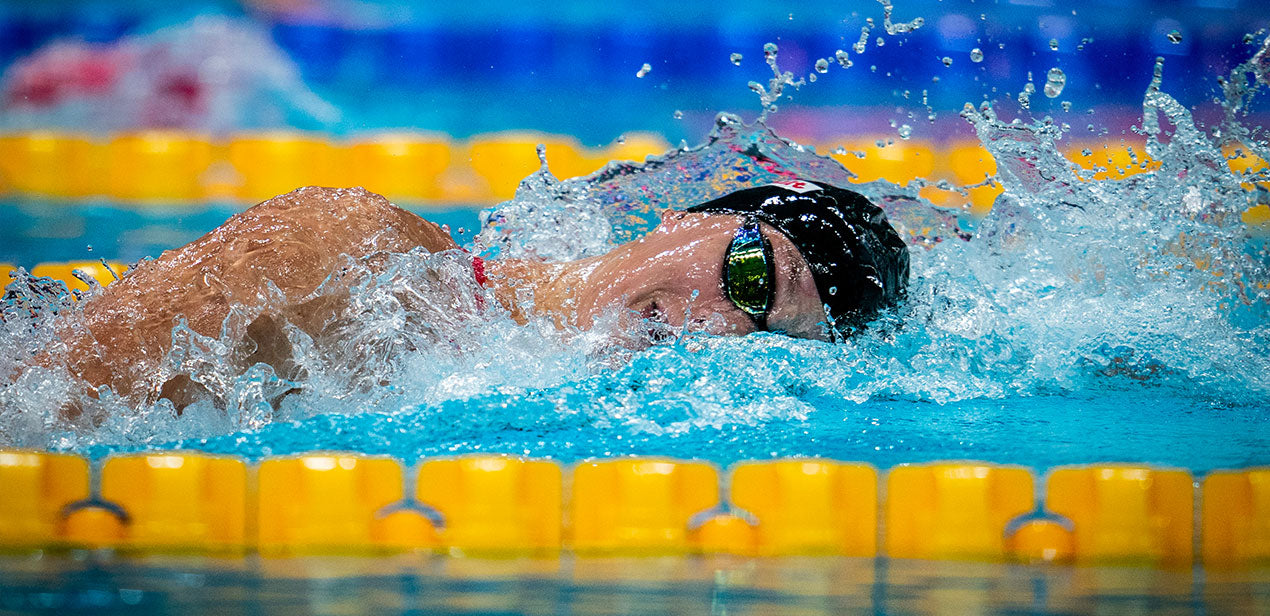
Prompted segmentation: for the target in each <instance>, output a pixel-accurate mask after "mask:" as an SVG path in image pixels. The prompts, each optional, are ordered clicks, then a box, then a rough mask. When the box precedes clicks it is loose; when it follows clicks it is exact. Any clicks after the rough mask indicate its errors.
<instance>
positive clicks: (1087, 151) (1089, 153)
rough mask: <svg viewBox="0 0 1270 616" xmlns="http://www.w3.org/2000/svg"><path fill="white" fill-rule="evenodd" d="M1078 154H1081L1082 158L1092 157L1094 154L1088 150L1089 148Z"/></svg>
mask: <svg viewBox="0 0 1270 616" xmlns="http://www.w3.org/2000/svg"><path fill="white" fill-rule="evenodd" d="M1080 154H1081V155H1082V156H1093V155H1094V152H1093V151H1092V150H1090V149H1089V148H1085V149H1083V150H1081V151H1080Z"/></svg>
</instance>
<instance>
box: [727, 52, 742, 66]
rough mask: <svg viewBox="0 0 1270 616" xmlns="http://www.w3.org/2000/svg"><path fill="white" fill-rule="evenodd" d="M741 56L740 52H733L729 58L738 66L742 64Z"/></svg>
mask: <svg viewBox="0 0 1270 616" xmlns="http://www.w3.org/2000/svg"><path fill="white" fill-rule="evenodd" d="M741 57H742V56H741V54H739V53H734V54H732V55H730V56H728V59H729V60H731V61H732V63H733V64H735V65H737V66H741Z"/></svg>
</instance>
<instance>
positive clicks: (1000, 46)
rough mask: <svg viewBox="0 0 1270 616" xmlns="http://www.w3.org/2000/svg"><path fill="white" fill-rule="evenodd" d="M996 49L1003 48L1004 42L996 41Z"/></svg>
mask: <svg viewBox="0 0 1270 616" xmlns="http://www.w3.org/2000/svg"><path fill="white" fill-rule="evenodd" d="M997 49H1005V43H997Z"/></svg>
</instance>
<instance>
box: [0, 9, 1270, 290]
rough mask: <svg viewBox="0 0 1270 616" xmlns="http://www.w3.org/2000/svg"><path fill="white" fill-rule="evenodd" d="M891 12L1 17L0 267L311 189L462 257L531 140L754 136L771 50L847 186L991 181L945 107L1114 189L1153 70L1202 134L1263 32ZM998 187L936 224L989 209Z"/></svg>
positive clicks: (84, 251)
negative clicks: (1063, 147) (1006, 121)
mask: <svg viewBox="0 0 1270 616" xmlns="http://www.w3.org/2000/svg"><path fill="white" fill-rule="evenodd" d="M893 11H894V12H893V14H892V15H890V17H889V19H888V17H887V13H888V9H887V7H885V6H884V5H883V4H882V3H879V2H876V1H874V0H860V1H856V2H842V1H840V0H839V1H833V2H830V1H827V0H811V1H803V2H797V3H778V2H753V1H733V2H729V3H726V4H723V3H689V2H667V1H661V0H655V1H647V2H633V1H629V0H613V1H609V2H600V3H596V2H553V3H531V2H506V1H494V0H467V1H465V2H455V3H440V2H425V1H418V0H250V1H248V0H240V1H231V0H191V1H189V2H180V3H173V2H168V1H166V0H127V1H104V0H82V1H71V0H48V1H43V2H22V1H19V0H9V1H8V2H6V3H4V4H0V70H2V75H0V195H2V196H0V264H8V266H9V267H12V266H22V267H26V268H28V269H30V268H32V267H34V266H36V265H39V264H41V263H48V265H47V266H45V269H44V270H42V272H43V273H46V274H50V275H59V276H61V275H63V274H65V272H66V271H68V269H67V268H68V267H69V266H67V265H66V264H67V263H70V262H74V263H80V262H97V261H99V260H103V259H104V260H108V261H117V262H130V261H135V260H136V259H139V258H142V257H145V256H157V255H158V254H159V252H161V251H162V250H164V249H167V248H171V247H175V246H178V245H180V244H182V243H185V242H187V241H190V240H192V239H194V238H195V237H197V236H198V235H201V234H202V233H204V232H206V231H207V230H209V229H211V228H212V227H214V226H215V225H216V224H218V223H219V222H221V221H223V220H224V219H225V218H226V217H227V216H229V215H231V214H232V213H233V212H235V211H239V210H241V209H242V208H244V207H246V206H247V205H250V204H251V203H254V202H256V201H259V200H262V199H265V198H267V197H269V196H272V195H274V194H278V193H280V192H286V191H288V190H291V189H292V188H295V187H297V186H300V185H305V184H326V185H353V184H360V185H365V186H366V187H368V188H370V189H371V190H375V191H377V192H381V193H384V194H386V195H387V196H389V197H390V198H392V199H393V200H394V201H396V202H398V203H400V204H402V205H405V206H408V207H410V208H412V209H414V210H416V211H419V212H421V213H426V215H428V216H429V217H430V218H432V219H433V220H438V221H439V222H443V223H446V224H450V225H451V228H452V230H453V231H454V232H455V233H456V234H457V235H460V239H461V240H462V239H464V238H466V237H470V232H471V229H472V228H473V227H474V226H475V225H476V221H477V217H476V211H477V210H478V209H479V208H482V207H489V206H491V205H493V204H495V203H497V202H499V201H501V200H505V199H507V198H510V197H511V195H512V193H513V191H514V189H515V186H516V184H517V183H518V181H519V180H520V178H522V177H524V176H525V175H527V174H528V173H530V172H531V171H533V170H534V169H535V168H536V167H537V160H536V157H535V154H534V145H535V144H537V143H544V144H546V145H547V155H548V159H549V161H550V163H551V169H552V170H553V172H555V173H556V175H558V176H561V177H566V176H573V175H581V174H585V173H589V172H591V171H593V170H595V169H597V168H599V167H600V166H601V165H602V164H603V163H604V162H606V161H608V160H612V159H633V160H642V159H643V158H644V157H645V156H646V155H649V154H656V153H661V152H664V151H665V150H666V149H667V148H669V147H671V146H672V145H678V144H679V143H681V142H686V143H688V144H690V145H692V144H696V143H700V142H701V141H702V140H703V139H704V138H705V137H706V135H707V134H708V132H709V130H710V127H711V125H712V122H713V119H714V117H715V115H716V114H717V113H718V112H721V111H729V112H733V113H737V114H739V115H741V116H742V117H743V118H745V119H746V120H747V121H749V120H753V119H754V118H756V117H757V116H758V114H759V112H760V111H761V104H760V100H759V96H758V94H757V93H756V92H755V91H754V89H753V87H752V86H753V85H755V84H757V85H762V86H763V87H768V85H769V83H768V82H769V80H770V79H771V78H772V76H773V73H772V70H771V68H769V66H768V65H767V64H766V62H765V54H764V45H765V44H767V43H773V44H775V45H776V49H777V52H776V64H777V66H779V68H780V69H781V70H782V71H790V72H791V73H792V77H793V79H794V80H801V81H802V82H803V83H802V84H801V85H800V86H799V87H797V88H792V87H787V88H786V90H785V93H786V94H787V96H786V97H784V98H782V99H781V100H779V101H777V102H776V105H777V106H778V108H779V109H778V110H777V111H776V112H775V113H774V114H773V115H772V116H771V117H770V118H769V121H768V123H769V125H770V126H772V127H773V128H774V129H775V130H776V131H777V132H778V133H779V134H781V135H783V136H785V137H787V138H790V139H794V140H797V141H799V142H800V143H804V144H806V145H811V146H814V147H816V148H817V151H819V152H821V153H831V154H833V155H834V156H835V157H838V158H839V159H840V160H842V161H843V163H844V164H846V165H847V167H848V168H849V169H851V170H852V171H854V172H856V173H857V174H858V175H860V176H861V179H862V180H869V179H878V178H884V179H888V180H891V181H895V182H901V183H903V182H907V181H909V180H912V179H914V178H927V179H931V180H938V179H944V180H948V181H950V182H953V183H955V184H959V185H969V184H974V183H976V182H979V181H982V180H983V179H984V177H985V176H986V175H990V174H991V173H993V172H994V168H993V166H992V161H991V160H990V159H989V158H987V157H986V153H984V152H983V151H982V150H981V149H980V148H978V147H977V144H976V142H975V140H974V135H973V132H972V131H971V130H970V128H969V126H968V125H967V124H966V123H965V122H964V121H963V120H962V119H961V118H959V117H958V112H959V111H960V110H961V108H962V107H963V105H965V104H966V103H972V104H976V105H978V104H980V103H982V102H984V101H988V102H990V103H991V104H993V105H994V106H995V107H996V108H997V110H998V112H999V113H1000V114H1001V115H1002V116H1003V117H1006V118H1010V117H1022V118H1024V119H1033V118H1043V117H1046V116H1049V117H1052V118H1053V119H1054V121H1055V122H1060V123H1066V124H1068V125H1070V127H1071V130H1070V132H1069V133H1068V135H1067V136H1066V137H1065V138H1066V139H1067V140H1068V141H1069V142H1070V147H1071V155H1072V156H1073V158H1074V159H1082V156H1083V157H1084V158H1083V160H1078V162H1082V164H1091V165H1092V164H1096V163H1097V164H1102V165H1108V163H1110V165H1109V166H1110V167H1112V168H1113V172H1120V173H1131V172H1133V170H1134V169H1136V168H1139V167H1140V165H1138V164H1137V160H1136V159H1135V158H1134V156H1135V154H1131V153H1126V151H1125V150H1126V148H1131V147H1133V145H1134V144H1135V143H1138V142H1140V139H1139V138H1138V137H1137V135H1136V133H1135V132H1134V131H1133V125H1134V124H1135V123H1137V122H1139V121H1140V117H1141V103H1142V96H1143V92H1144V91H1145V89H1146V87H1147V85H1148V83H1149V81H1150V79H1151V74H1152V68H1153V66H1154V64H1155V61H1156V58H1157V57H1162V58H1164V81H1163V86H1164V89H1165V90H1166V91H1168V92H1169V93H1170V94H1172V95H1173V96H1175V97H1177V98H1178V99H1179V100H1180V101H1181V102H1183V103H1184V104H1186V105H1188V106H1190V107H1192V108H1193V109H1194V111H1195V113H1196V116H1197V118H1198V119H1199V120H1200V121H1201V122H1208V123H1210V124H1211V123H1212V122H1213V121H1214V120H1215V119H1216V118H1217V117H1218V115H1219V113H1220V108H1219V107H1218V105H1216V104H1215V103H1214V99H1215V97H1217V96H1218V95H1219V93H1220V87H1219V85H1218V81H1217V78H1218V76H1220V75H1225V74H1228V72H1229V71H1230V70H1231V69H1232V68H1233V67H1234V66H1235V65H1237V64H1239V63H1240V62H1243V61H1244V60H1246V59H1247V58H1248V57H1249V56H1250V55H1251V54H1252V53H1253V51H1255V48H1256V45H1259V44H1260V41H1261V39H1262V38H1263V36H1264V33H1263V34H1262V35H1261V36H1257V35H1256V33H1258V32H1263V31H1264V29H1265V28H1266V27H1267V26H1268V25H1270V3H1267V2H1264V1H1262V0H1177V1H1163V2H1162V1H1148V0H1104V1H1100V2H1087V1H1075V2H1059V1H1057V0H1001V1H999V2H937V1H932V0H906V1H897V2H896V3H895V6H894V9H893ZM888 22H889V24H888ZM1056 70H1057V72H1055V71H1056ZM1251 123H1253V124H1264V122H1262V121H1260V120H1258V118H1256V117H1254V118H1253V119H1252V122H1251ZM1091 145H1097V146H1098V148H1096V149H1094V151H1093V153H1092V154H1084V155H1082V154H1081V152H1082V151H1084V150H1085V149H1087V148H1089V147H1090V146H1091ZM839 148H841V149H839ZM993 195H994V193H992V191H991V190H985V191H981V193H973V191H972V194H971V195H970V197H962V198H959V197H957V196H955V195H954V196H953V197H951V200H949V201H948V202H947V205H949V206H950V207H959V206H960V207H971V208H978V209H979V210H980V211H983V210H985V209H986V208H987V207H988V206H989V205H990V203H991V198H992V196H993ZM932 198H933V199H934V198H935V196H932ZM936 200H937V201H938V199H936ZM460 228H461V230H460ZM80 265H82V263H80ZM3 267H5V266H0V268H3ZM59 267H60V268H62V269H57V268H59ZM57 272H61V274H58V273H57ZM5 275H6V274H5V270H3V269H0V276H5ZM3 282H4V281H3V280H0V283H3Z"/></svg>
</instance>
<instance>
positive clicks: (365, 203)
mask: <svg viewBox="0 0 1270 616" xmlns="http://www.w3.org/2000/svg"><path fill="white" fill-rule="evenodd" d="M241 216H244V217H247V218H251V219H254V220H252V221H244V222H248V224H249V225H250V226H257V225H258V224H260V223H261V222H263V221H265V220H268V221H270V222H271V223H273V224H274V225H285V226H289V227H292V228H293V231H295V232H297V233H299V234H300V235H303V236H306V237H307V238H308V239H312V240H314V241H334V243H335V244H341V245H342V244H346V243H349V242H351V243H353V244H365V245H366V247H367V248H373V249H375V250H389V251H394V252H404V251H408V250H411V249H413V248H415V247H416V246H422V247H424V248H426V249H427V250H429V251H432V252H437V251H441V250H449V249H451V248H457V247H458V245H457V244H455V242H454V240H453V238H451V237H450V235H449V234H448V233H446V232H445V231H444V230H442V229H441V227H440V226H438V225H437V224H435V223H433V222H431V221H428V220H425V219H424V218H422V217H420V216H418V215H416V214H413V213H411V212H408V211H406V210H404V209H401V208H399V207H397V206H395V205H393V204H392V202H390V201H389V200H388V199H386V198H385V197H384V196H383V195H380V194H377V193H374V192H371V191H369V190H366V189H365V188H362V187H360V186H358V187H352V188H331V187H323V186H305V187H303V188H297V189H296V190H293V191H291V192H289V193H286V194H283V195H278V196H277V197H274V198H272V199H269V200H267V201H264V202H262V203H260V204H258V205H256V206H254V207H252V208H250V209H248V210H247V211H245V212H243V213H242V214H241ZM341 239H342V240H344V241H338V240H341ZM349 247H351V246H349Z"/></svg>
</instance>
